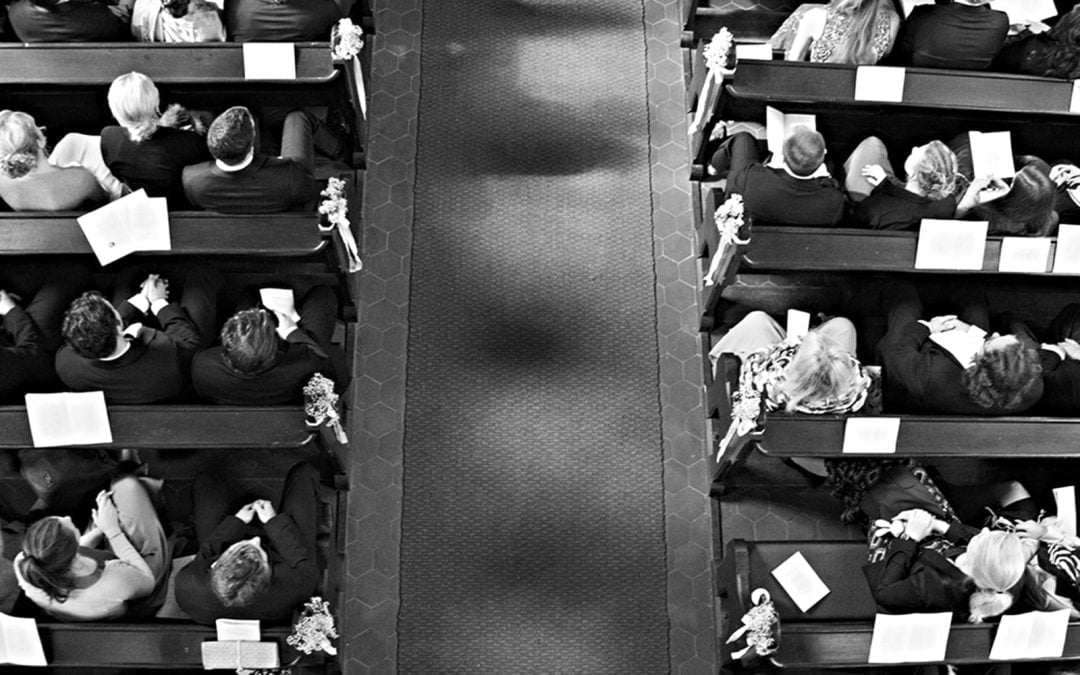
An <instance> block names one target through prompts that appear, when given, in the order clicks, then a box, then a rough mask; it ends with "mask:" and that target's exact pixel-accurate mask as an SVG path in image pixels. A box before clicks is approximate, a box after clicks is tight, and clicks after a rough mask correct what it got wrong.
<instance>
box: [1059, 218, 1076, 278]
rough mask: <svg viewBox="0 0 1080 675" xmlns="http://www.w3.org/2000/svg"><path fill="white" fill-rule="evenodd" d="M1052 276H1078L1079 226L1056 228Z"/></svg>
mask: <svg viewBox="0 0 1080 675" xmlns="http://www.w3.org/2000/svg"><path fill="white" fill-rule="evenodd" d="M1054 274H1080V225H1060V226H1058V235H1057V250H1056V251H1055V252H1054Z"/></svg>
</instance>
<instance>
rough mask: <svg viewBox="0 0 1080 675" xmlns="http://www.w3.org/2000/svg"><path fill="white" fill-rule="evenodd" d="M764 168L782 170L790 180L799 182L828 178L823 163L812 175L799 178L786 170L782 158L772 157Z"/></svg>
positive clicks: (789, 170) (785, 164) (786, 166)
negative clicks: (795, 179) (793, 179)
mask: <svg viewBox="0 0 1080 675" xmlns="http://www.w3.org/2000/svg"><path fill="white" fill-rule="evenodd" d="M765 166H767V167H769V168H770V169H783V170H784V171H785V172H787V175H789V176H791V177H792V178H797V179H799V180H812V179H814V178H828V177H829V170H828V169H827V168H825V164H824V163H822V164H821V166H819V167H818V168H817V169H815V170H814V173H812V174H810V175H809V176H799V175H798V174H795V173H793V172H792V171H791V169H789V168H788V165H787V163H786V162H784V158H783V157H773V158H772V159H770V160H769V163H768V164H766V165H765Z"/></svg>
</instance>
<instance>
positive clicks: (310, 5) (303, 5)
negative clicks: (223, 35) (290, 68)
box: [225, 0, 353, 42]
mask: <svg viewBox="0 0 1080 675" xmlns="http://www.w3.org/2000/svg"><path fill="white" fill-rule="evenodd" d="M352 4H353V2H352V0H338V1H337V2H335V0H231V1H230V2H227V3H225V25H226V26H227V27H228V32H229V39H230V40H232V41H233V42H304V41H309V40H323V41H325V40H329V39H330V30H331V29H332V28H333V27H334V24H336V23H337V22H338V20H340V19H341V18H342V17H346V16H348V15H349V11H350V10H351V9H352Z"/></svg>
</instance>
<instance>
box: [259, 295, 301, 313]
mask: <svg viewBox="0 0 1080 675" xmlns="http://www.w3.org/2000/svg"><path fill="white" fill-rule="evenodd" d="M259 299H260V300H261V301H262V304H263V307H265V308H267V309H269V310H271V311H273V312H281V313H282V314H284V315H285V316H288V317H291V318H292V320H293V321H299V320H300V315H299V314H298V313H297V312H296V300H295V299H294V298H293V292H292V289H291V288H260V289H259Z"/></svg>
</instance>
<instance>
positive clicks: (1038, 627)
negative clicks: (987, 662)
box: [990, 609, 1069, 661]
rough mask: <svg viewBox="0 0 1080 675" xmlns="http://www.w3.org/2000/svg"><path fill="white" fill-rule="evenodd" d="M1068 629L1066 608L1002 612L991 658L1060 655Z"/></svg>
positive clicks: (1006, 658) (1009, 658)
mask: <svg viewBox="0 0 1080 675" xmlns="http://www.w3.org/2000/svg"><path fill="white" fill-rule="evenodd" d="M1068 630H1069V610H1067V609H1061V610H1058V611H1056V612H1028V613H1027V614H1005V615H1003V616H1002V617H1001V623H1000V624H999V625H998V629H997V635H995V636H994V645H993V646H992V647H991V648H990V658H991V659H993V660H995V661H1016V660H1019V659H1056V658H1061V655H1062V654H1063V653H1064V652H1065V635H1066V633H1067V632H1068Z"/></svg>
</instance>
